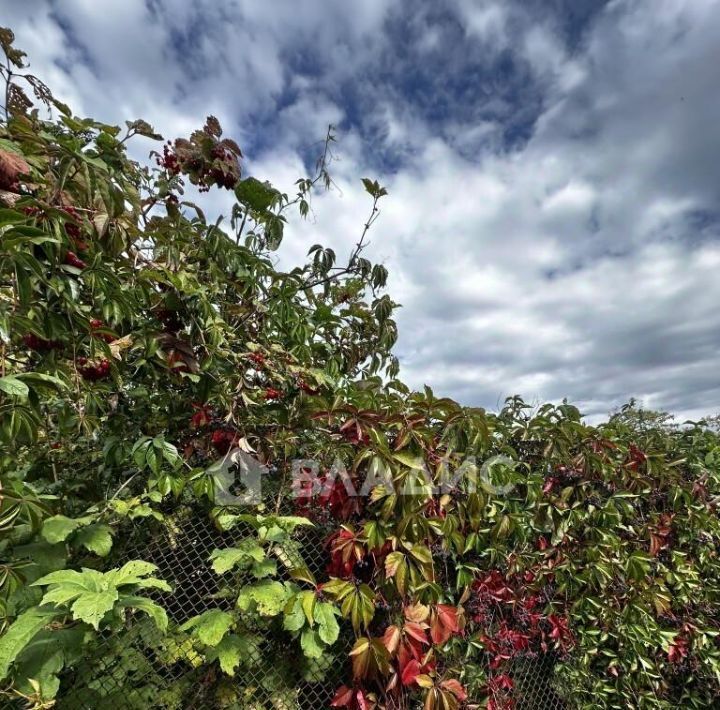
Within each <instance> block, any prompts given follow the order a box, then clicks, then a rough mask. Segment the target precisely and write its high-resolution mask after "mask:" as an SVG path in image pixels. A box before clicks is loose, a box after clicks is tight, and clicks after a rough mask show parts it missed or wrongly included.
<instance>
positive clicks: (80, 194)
mask: <svg viewBox="0 0 720 710" xmlns="http://www.w3.org/2000/svg"><path fill="white" fill-rule="evenodd" d="M12 41H13V38H12V33H10V32H9V31H7V30H3V31H2V32H1V33H0V42H1V43H2V46H3V49H4V50H5V54H6V57H7V62H6V68H5V69H4V70H3V75H4V78H5V79H6V81H7V87H8V90H7V92H6V120H5V121H4V122H3V124H2V126H0V190H2V192H0V198H1V199H2V202H3V204H4V207H3V208H2V209H0V338H1V341H0V348H1V358H2V365H1V367H2V371H1V372H0V418H1V419H0V437H1V438H2V442H3V452H2V454H1V455H0V482H1V486H2V488H1V490H0V496H1V497H0V617H1V618H0V625H1V626H0V633H2V636H0V681H1V682H2V687H1V688H0V690H1V692H2V694H3V697H4V698H5V702H7V703H10V702H17V703H19V705H18V706H19V707H24V706H27V707H49V705H50V704H51V703H52V701H53V699H54V698H58V699H60V700H62V697H63V693H64V692H65V685H64V679H65V678H68V677H69V674H70V673H71V672H79V671H78V669H79V668H81V666H82V663H81V661H82V658H83V654H84V653H86V651H87V649H88V648H91V647H92V643H93V640H94V639H96V638H97V637H98V635H103V637H105V638H110V639H112V640H113V641H114V642H115V641H117V642H118V643H117V644H116V646H115V647H116V648H117V649H119V650H118V654H121V653H122V647H123V646H122V639H123V638H124V637H125V636H126V635H128V634H131V633H134V632H135V630H136V629H137V628H140V625H141V624H142V625H144V626H142V628H143V629H144V630H143V633H153V634H155V635H156V636H158V635H159V636H160V637H161V638H162V639H163V643H164V646H163V648H164V649H165V653H166V654H167V656H168V658H169V657H171V656H172V660H173V662H175V661H177V658H178V655H177V654H178V653H180V652H179V651H177V650H176V651H173V648H175V649H177V648H178V646H177V645H176V646H173V643H175V642H176V640H177V639H179V638H183V639H190V643H191V645H192V649H193V653H194V654H195V655H194V656H193V660H192V663H194V664H204V665H208V666H213V667H215V666H216V667H217V668H218V671H219V673H218V677H220V678H223V677H225V678H232V679H233V683H231V684H227V683H225V684H222V682H221V681H219V685H218V688H219V690H218V691H217V695H216V698H215V702H216V703H217V704H218V706H222V707H237V708H246V707H265V705H261V704H253V703H254V701H253V700H251V699H248V698H249V696H248V691H247V688H244V686H243V680H242V677H243V676H242V674H241V673H239V672H238V668H240V667H242V666H243V665H244V664H247V663H250V662H251V659H254V660H252V662H260V663H266V664H268V665H271V666H273V668H270V669H269V670H272V671H273V672H277V673H279V670H278V669H279V668H280V666H281V661H280V660H279V658H278V657H268V656H265V658H264V660H263V648H264V644H266V643H267V641H268V638H269V637H270V635H271V634H272V635H278V634H280V635H281V636H282V637H283V638H285V644H286V646H287V649H288V652H289V654H291V657H295V658H298V657H301V658H303V657H304V658H306V659H313V660H314V661H315V662H316V665H318V666H320V667H326V668H329V667H330V666H340V667H342V668H344V669H345V671H344V672H345V678H346V682H345V684H344V685H342V686H341V687H339V688H337V689H336V694H335V697H334V699H333V701H332V705H333V706H334V707H344V708H351V709H354V708H363V709H364V708H374V707H377V708H388V709H390V708H405V707H414V706H416V705H422V704H423V703H424V707H425V708H427V709H428V710H432V709H435V708H437V709H440V708H443V709H447V710H452V709H454V708H458V707H460V706H464V705H466V704H469V705H478V706H486V707H488V708H494V709H495V710H499V709H500V708H503V709H504V708H510V707H512V706H513V697H514V683H515V680H514V677H513V663H514V660H515V659H516V658H517V657H519V656H533V655H534V654H538V655H541V654H552V655H553V657H554V658H555V659H556V660H557V666H556V675H557V679H556V686H555V689H556V692H557V693H559V694H560V695H561V696H562V697H563V698H564V700H565V701H566V702H567V703H568V705H569V706H577V707H588V708H590V707H593V708H595V707H616V708H625V707H643V708H644V707H647V708H650V707H676V706H680V707H698V708H699V707H710V706H712V705H713V704H717V703H718V702H720V700H719V698H720V695H719V693H720V641H719V640H718V639H719V637H720V606H719V605H720V560H719V559H718V554H719V553H720V521H719V519H718V505H719V504H720V438H718V435H717V433H715V432H713V431H712V430H711V429H710V428H708V427H706V426H704V425H703V424H702V423H698V424H690V425H687V426H684V427H682V428H680V427H673V426H671V425H670V424H669V423H668V422H667V420H666V419H664V418H662V417H657V416H656V417H647V416H644V415H642V412H638V409H637V407H634V406H629V407H626V408H625V409H624V410H622V411H621V412H620V413H618V414H617V415H615V416H614V417H612V418H611V419H610V420H609V421H608V422H607V423H606V424H603V425H600V426H589V425H587V424H585V423H584V422H583V421H582V418H581V416H580V414H579V412H578V411H577V409H576V408H574V407H573V406H570V405H568V404H562V405H560V406H552V405H546V406H543V407H540V408H535V409H532V408H530V407H528V406H527V405H526V404H524V403H523V402H522V401H521V400H520V399H519V398H513V399H511V400H508V401H507V403H506V406H505V407H504V408H503V410H502V411H501V412H499V413H498V414H489V413H487V412H485V411H483V410H481V409H477V408H469V407H463V406H461V405H459V404H458V403H456V402H454V401H451V400H449V399H444V398H442V399H441V398H437V397H435V396H434V394H433V392H432V391H431V390H430V389H426V390H425V391H423V392H411V391H409V390H408V388H407V387H405V386H404V385H403V384H402V383H401V382H400V381H399V380H397V379H396V377H397V374H398V364H397V361H396V359H395V358H394V356H393V355H392V346H393V344H394V342H395V338H396V328H395V324H394V322H393V320H392V314H393V311H394V309H395V307H396V304H395V303H393V302H392V300H391V299H390V298H389V297H388V296H387V295H382V290H383V288H384V285H385V280H386V276H387V274H386V272H385V269H384V267H383V266H382V265H373V264H371V263H370V262H369V261H368V260H367V259H366V258H365V257H364V256H363V251H364V247H365V244H366V235H367V233H368V230H369V229H370V228H371V226H372V223H373V221H374V220H375V219H376V217H377V215H378V203H379V201H380V200H381V199H382V198H383V197H384V195H385V191H384V190H383V188H382V187H380V186H379V185H378V184H377V183H376V182H373V181H371V180H364V181H363V182H364V187H365V190H366V191H367V193H368V195H369V207H368V211H369V217H368V220H367V223H366V224H365V225H364V226H363V225H361V229H360V230H359V235H358V237H357V238H355V239H352V240H351V241H350V244H351V247H350V248H349V252H350V254H349V257H348V260H347V261H346V262H345V263H343V264H342V265H338V263H337V260H336V255H335V254H334V252H333V251H332V250H330V249H326V248H324V247H323V246H321V245H318V246H315V247H313V248H312V249H311V250H310V254H309V263H307V264H306V265H303V266H300V267H298V268H296V269H294V270H292V271H289V272H281V271H279V270H278V269H277V268H276V266H275V264H274V262H273V259H272V255H271V253H272V251H274V250H276V249H277V248H278V247H279V246H280V243H281V241H282V238H283V236H284V228H285V225H286V223H287V218H286V215H287V214H288V211H289V210H290V209H298V210H299V212H300V214H301V215H302V216H305V215H307V214H308V211H309V209H310V200H311V196H312V193H313V191H314V190H315V189H317V188H318V187H321V186H323V185H329V184H330V177H329V175H328V172H327V167H328V164H329V161H330V158H331V153H330V149H331V146H332V133H329V134H328V136H327V140H326V143H325V152H324V154H323V155H322V156H321V158H320V160H319V161H318V165H317V170H316V173H315V174H314V175H312V176H310V177H308V178H304V179H301V180H299V181H298V182H297V183H296V193H295V194H294V195H292V196H290V195H287V194H284V193H282V192H280V191H278V190H277V189H275V188H274V187H272V186H270V185H269V184H268V183H264V182H261V181H260V180H257V179H256V178H254V177H245V175H244V171H243V169H242V163H241V160H242V154H241V151H240V148H239V147H238V146H237V145H236V144H235V143H234V142H233V141H232V140H229V139H227V138H224V137H223V134H222V130H221V127H220V126H219V124H218V122H217V120H215V119H214V118H212V117H210V118H208V119H207V122H206V124H205V126H204V127H203V128H202V129H201V130H198V131H196V132H195V133H193V134H192V136H190V137H189V138H188V139H182V140H176V141H174V142H167V143H159V145H161V146H162V147H161V148H160V149H159V150H157V149H156V150H155V151H154V153H153V155H154V158H155V166H154V167H152V168H150V167H145V166H142V165H140V164H138V163H136V162H134V161H132V160H130V159H129V158H128V154H127V144H128V141H129V140H130V139H132V138H135V137H138V138H135V139H136V140H143V139H145V140H157V141H161V140H162V139H161V138H160V136H158V135H156V134H155V133H154V131H153V129H152V128H151V127H150V126H149V125H148V124H147V123H145V122H144V121H134V122H129V123H128V124H127V126H126V128H125V129H123V130H121V129H120V128H118V127H116V126H109V125H104V124H102V123H98V122H97V121H93V120H88V119H79V118H76V117H74V116H73V115H72V114H71V112H70V111H69V109H68V108H67V107H66V106H64V105H62V104H60V103H59V102H57V101H56V100H55V99H54V98H53V97H52V95H51V93H50V91H49V90H48V89H47V87H45V86H44V85H43V84H42V83H41V82H40V81H39V80H38V79H37V78H35V77H33V76H31V75H29V74H26V73H25V70H24V69H23V55H22V53H20V52H19V51H18V50H16V49H15V48H14V47H13V46H12ZM28 87H29V88H30V89H32V91H33V93H34V95H35V98H36V100H37V101H39V102H41V103H45V104H46V105H47V106H48V107H51V108H52V109H53V111H54V112H55V113H56V114H57V119H56V120H44V119H43V118H41V115H40V113H39V111H38V110H37V109H36V108H34V107H33V106H32V102H31V100H30V99H29V98H28V96H27V93H28V92H27V89H28ZM188 182H189V183H191V184H193V185H196V186H198V187H199V188H200V191H201V192H205V191H207V190H211V189H213V190H228V191H229V193H228V194H233V195H234V198H235V203H234V206H233V209H232V214H231V215H230V218H229V220H226V221H224V222H222V221H217V222H208V221H207V220H206V218H205V215H204V213H203V211H202V208H201V206H200V205H198V204H195V203H192V202H190V201H188V200H186V199H185V193H184V189H185V188H187V183H188ZM238 452H242V453H248V454H252V455H253V457H255V458H256V459H257V460H258V461H260V462H261V463H263V464H264V465H265V466H267V469H268V473H266V474H265V476H264V480H263V484H264V487H263V496H264V503H258V504H252V503H247V504H240V503H239V502H238V503H237V504H233V505H230V504H227V501H226V500H225V499H224V498H221V497H219V496H218V486H219V485H220V482H221V480H220V478H219V476H218V470H219V468H218V462H220V468H222V462H223V461H227V460H228V457H234V456H236V455H237V453H238ZM498 456H502V458H496V459H495V460H496V461H497V463H496V465H495V466H493V467H492V469H491V474H492V480H489V479H487V478H486V476H485V474H484V473H483V475H480V474H481V471H484V470H485V469H482V468H481V464H482V463H483V462H485V461H487V460H489V459H491V458H492V457H498ZM232 460H236V459H232ZM298 460H306V461H309V462H310V461H313V462H317V465H318V466H319V471H318V473H319V476H318V477H316V478H315V479H312V478H311V476H310V474H313V473H314V472H315V469H314V468H313V465H314V464H310V463H308V464H307V470H305V469H304V468H303V467H300V468H299V469H298V467H297V466H295V467H293V462H294V461H298ZM341 468H343V469H344V470H345V471H346V474H345V475H344V476H341V475H337V474H338V470H339V469H341ZM293 472H294V473H295V474H297V473H298V472H299V473H300V474H301V475H305V478H304V479H303V478H301V480H300V482H299V485H298V481H297V475H296V476H295V486H294V487H293V485H292V483H291V481H292V479H293V475H292V474H293ZM448 474H450V476H451V478H450V480H449V482H447V484H446V485H445V486H443V487H440V488H439V489H436V488H434V486H435V485H436V484H438V483H440V482H442V481H444V480H445V479H446V478H447V477H448ZM368 476H371V477H372V482H371V485H369V486H368V488H367V492H368V495H367V496H359V497H353V496H350V495H348V492H347V488H346V486H345V483H346V482H348V481H349V482H351V483H353V484H354V485H356V487H357V488H358V489H360V487H361V485H362V483H363V482H364V481H365V480H366V479H367V478H368ZM313 480H315V483H316V485H313ZM318 482H319V483H318ZM224 492H225V493H227V491H224ZM178 501H179V502H182V503H183V504H184V505H192V506H194V508H195V509H197V510H203V511H204V513H203V514H206V515H209V516H210V517H211V519H212V520H213V521H214V524H215V525H217V526H218V527H219V528H222V529H225V530H227V529H236V530H243V531H244V532H243V534H242V536H241V539H240V541H239V542H238V543H237V544H235V545H233V546H231V547H226V548H223V549H217V550H216V551H215V552H213V554H212V559H211V562H212V568H213V570H214V572H215V573H216V574H217V575H220V576H221V577H222V580H223V583H224V585H225V593H226V594H230V595H232V597H233V599H236V600H237V601H236V603H235V604H234V606H233V608H232V609H231V610H230V611H228V610H226V609H220V608H217V609H214V608H209V609H208V610H207V611H205V612H203V613H202V614H200V615H197V616H194V617H192V618H191V619H189V620H186V621H185V622H184V623H182V624H178V623H175V620H174V619H173V618H172V617H171V616H169V615H168V614H167V613H166V610H165V609H164V608H163V603H162V599H163V594H164V593H166V591H167V590H168V589H169V587H168V585H167V583H166V582H165V581H163V580H162V579H160V578H158V576H157V574H156V573H157V570H156V567H155V566H154V565H152V564H150V563H149V562H144V561H142V560H139V559H136V560H132V561H130V562H127V563H126V564H124V565H123V566H113V565H112V564H111V561H112V560H113V552H114V550H115V549H116V548H117V546H118V545H119V544H120V538H121V536H122V531H123V530H125V529H126V527H125V526H126V525H127V522H128V521H129V520H132V521H134V524H135V525H136V526H137V525H148V526H150V525H168V526H169V525H172V524H173V523H172V516H171V514H170V513H169V511H171V510H172V509H173V506H174V505H175V504H176V502H178ZM198 514H200V513H198ZM309 525H316V526H325V527H327V526H331V527H332V529H333V532H332V534H331V536H330V538H329V540H328V543H327V551H326V555H327V559H326V560H325V562H324V571H323V574H322V576H318V575H316V574H313V573H312V572H311V570H310V569H309V567H308V565H307V564H306V561H304V560H303V550H302V546H301V545H299V544H298V543H297V536H298V530H302V529H304V528H307V527H308V526H309ZM108 561H110V562H108ZM343 634H345V635H347V634H350V635H352V637H353V640H352V650H351V653H350V655H349V656H348V654H347V651H346V650H345V649H344V648H342V647H341V646H340V645H339V644H338V639H339V638H340V637H342V636H343ZM173 653H174V654H175V655H173ZM93 692H96V693H98V694H99V695H98V696H97V697H96V699H95V702H96V704H97V706H100V700H101V697H100V695H101V694H102V689H101V688H99V687H95V689H94V691H93ZM181 696H182V689H179V690H178V691H177V692H176V693H174V694H173V693H170V694H164V695H163V694H160V693H157V694H155V695H154V696H153V702H154V703H156V704H157V706H158V707H168V708H174V707H184V705H183V704H182V697H181ZM128 697H129V696H128ZM292 698H293V688H292V687H291V686H285V687H283V685H282V679H280V680H279V681H278V682H277V684H276V686H275V689H274V690H273V694H272V698H271V701H270V703H271V704H269V705H267V706H268V707H275V708H290V707H295V706H294V705H293V700H292ZM60 706H61V705H60ZM137 707H147V703H146V704H145V705H143V704H138V705H137Z"/></svg>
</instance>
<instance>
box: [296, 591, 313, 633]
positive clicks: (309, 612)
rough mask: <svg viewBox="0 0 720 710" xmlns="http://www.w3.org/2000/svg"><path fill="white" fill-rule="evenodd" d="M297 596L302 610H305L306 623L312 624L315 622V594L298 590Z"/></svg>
mask: <svg viewBox="0 0 720 710" xmlns="http://www.w3.org/2000/svg"><path fill="white" fill-rule="evenodd" d="M298 598H299V599H300V604H301V606H302V608H303V611H304V612H305V618H306V619H307V621H308V624H310V626H312V625H313V624H314V623H315V615H314V611H315V604H316V603H317V597H316V596H315V592H311V591H305V592H300V594H299V595H298Z"/></svg>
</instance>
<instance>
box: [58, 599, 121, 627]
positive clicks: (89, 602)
mask: <svg viewBox="0 0 720 710" xmlns="http://www.w3.org/2000/svg"><path fill="white" fill-rule="evenodd" d="M117 598H118V593H117V589H108V590H106V591H104V592H85V593H84V594H81V595H80V596H79V597H78V598H77V599H76V600H75V601H74V602H73V605H72V607H70V608H71V610H72V613H73V617H74V618H75V619H80V620H81V621H85V622H87V623H88V624H90V625H91V626H92V627H93V628H94V629H95V630H96V631H98V630H99V628H100V622H101V621H102V619H103V617H104V616H105V614H107V613H108V612H109V611H110V610H111V609H112V608H113V607H114V606H115V602H116V601H117Z"/></svg>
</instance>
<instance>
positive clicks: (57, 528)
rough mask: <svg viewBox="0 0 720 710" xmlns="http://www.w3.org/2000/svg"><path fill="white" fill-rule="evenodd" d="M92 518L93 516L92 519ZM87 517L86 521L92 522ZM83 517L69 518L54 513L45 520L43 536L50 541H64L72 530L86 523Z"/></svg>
mask: <svg viewBox="0 0 720 710" xmlns="http://www.w3.org/2000/svg"><path fill="white" fill-rule="evenodd" d="M90 520H92V518H91V519H90ZM90 520H88V519H87V518H86V519H85V521H87V522H90ZM87 522H84V520H83V519H82V518H68V517H66V516H64V515H53V516H52V517H51V518H47V519H46V520H45V521H44V522H43V527H42V536H43V537H44V538H45V539H46V540H47V541H48V542H49V543H52V544H54V543H56V542H63V541H64V540H67V538H68V537H69V536H70V534H71V533H72V532H74V531H75V530H77V529H78V528H79V527H81V526H83V525H86V524H87Z"/></svg>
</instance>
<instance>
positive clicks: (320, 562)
mask: <svg viewBox="0 0 720 710" xmlns="http://www.w3.org/2000/svg"><path fill="white" fill-rule="evenodd" d="M283 512H292V511H283ZM330 530H331V527H330V526H327V527H326V526H323V525H322V524H320V525H316V526H315V527H313V528H298V530H297V531H296V533H295V534H294V538H295V539H296V540H297V542H298V544H299V546H300V549H301V551H302V555H303V558H304V560H305V562H306V563H307V564H308V566H309V568H310V570H311V571H312V572H313V573H314V574H315V575H316V576H318V577H320V578H322V577H323V576H324V575H325V574H326V573H325V568H326V565H327V562H328V550H327V544H326V541H327V536H328V534H329V532H330ZM246 534H247V532H245V533H244V532H243V531H242V530H233V531H232V532H225V533H223V532H220V531H218V529H217V528H216V527H215V526H214V524H213V522H212V521H211V519H210V518H209V516H208V514H207V512H206V511H202V510H198V509H195V508H189V507H181V508H178V509H177V510H175V511H173V512H172V514H170V515H168V520H167V521H166V522H165V523H155V521H147V520H145V521H143V522H142V523H141V524H135V525H132V526H130V527H128V529H127V530H125V531H123V535H122V537H123V538H124V541H123V542H121V543H120V544H119V545H118V549H119V552H118V553H116V555H115V557H114V558H113V559H112V560H111V561H110V563H111V564H112V565H113V566H114V565H116V564H122V563H124V562H126V561H128V560H131V559H143V560H147V561H149V562H152V563H154V564H156V565H157V566H158V569H159V571H158V576H160V577H162V578H163V579H165V580H167V581H168V582H169V583H170V584H171V586H172V587H173V591H172V593H162V594H158V595H157V597H156V600H157V601H158V602H159V603H161V604H162V606H163V607H164V608H165V609H166V610H167V612H168V616H169V618H170V624H171V633H170V634H167V635H166V634H163V633H161V632H159V631H158V630H157V628H156V627H155V626H154V624H153V622H151V621H150V620H149V619H147V618H145V617H132V619H131V620H130V621H129V622H128V626H127V628H126V630H125V631H124V632H123V633H119V634H112V635H102V634H101V635H99V636H98V637H97V639H96V641H95V645H94V647H92V648H91V649H89V650H88V653H87V658H86V660H85V661H84V662H83V663H81V664H79V665H78V666H77V667H76V668H75V669H74V670H73V671H72V672H71V673H69V674H66V675H65V676H64V677H63V678H62V685H61V689H60V692H59V694H58V700H57V704H56V707H57V708H58V710H104V709H105V708H107V709H108V710H110V709H112V710H147V709H149V708H158V709H159V710H190V709H196V708H201V709H203V710H205V709H207V710H222V709H225V708H227V709H235V708H237V709H238V710H266V709H267V710H315V709H318V708H328V707H330V703H331V700H332V697H333V695H334V693H335V691H336V690H337V688H338V687H339V686H340V685H341V684H342V683H343V682H346V681H347V679H348V677H349V676H350V665H349V660H348V652H349V650H350V649H351V647H352V644H353V641H354V635H353V633H352V629H351V628H350V626H349V625H345V624H343V625H342V628H341V635H340V638H339V639H338V641H337V642H336V644H335V645H334V646H333V651H334V653H333V655H332V656H330V657H329V658H328V659H324V658H321V659H320V660H317V661H316V660H311V659H306V658H305V657H304V656H303V654H302V651H301V650H300V647H299V644H298V643H297V642H291V641H290V638H289V637H288V634H287V632H282V630H281V629H280V628H276V627H273V626H272V624H270V625H269V626H268V627H266V628H255V629H253V628H248V631H249V632H251V633H253V632H256V637H257V638H258V639H259V643H257V644H256V645H251V646H249V647H248V648H247V649H245V654H244V656H245V657H244V658H243V661H242V663H241V666H240V667H239V668H238V669H237V672H236V673H235V676H232V677H231V676H228V675H226V674H224V673H222V671H221V670H220V668H219V666H218V664H217V663H216V662H215V663H211V664H208V663H206V662H205V660H204V659H203V658H202V655H201V653H200V652H199V651H198V650H197V648H196V647H195V645H194V644H193V641H192V639H191V638H190V636H189V635H188V634H187V633H183V632H181V631H179V627H180V626H181V625H182V624H183V623H184V622H186V621H187V620H188V619H191V618H192V617H194V616H197V615H199V614H201V613H203V612H205V611H208V610H210V609H223V610H229V609H231V608H232V607H233V605H234V603H235V598H234V597H230V596H228V595H226V594H223V585H222V580H221V579H220V578H219V576H218V575H217V574H216V573H215V572H214V571H213V570H212V568H211V566H210V562H209V558H210V555H211V553H212V552H213V550H215V549H216V548H224V547H229V546H232V545H233V543H237V542H238V540H239V539H240V538H242V537H243V536H244V535H246ZM554 665H555V659H554V658H553V656H552V655H551V654H546V655H540V656H535V657H530V656H528V657H525V658H518V659H516V660H515V661H513V665H512V667H511V668H510V669H509V670H508V673H509V675H510V676H511V677H512V679H513V682H514V689H513V702H514V705H513V707H514V708H518V709H520V710H560V709H561V708H568V707H569V705H568V703H567V702H566V701H563V699H562V698H561V694H560V693H559V692H558V689H557V684H556V683H555V679H554V673H553V669H554ZM473 701H475V702H476V703H477V704H478V705H479V706H481V705H482V704H484V700H483V699H482V698H478V699H471V700H470V701H469V703H470V704H472V703H473ZM402 707H403V708H411V707H413V706H412V705H409V706H408V705H403V706H402ZM418 707H420V705H418Z"/></svg>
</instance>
